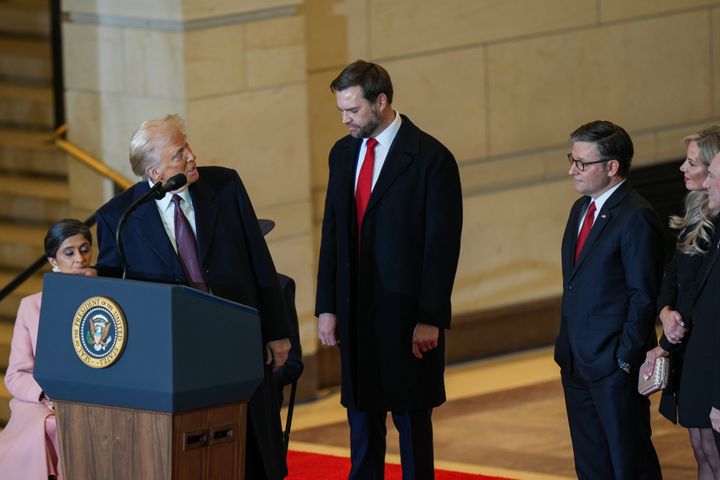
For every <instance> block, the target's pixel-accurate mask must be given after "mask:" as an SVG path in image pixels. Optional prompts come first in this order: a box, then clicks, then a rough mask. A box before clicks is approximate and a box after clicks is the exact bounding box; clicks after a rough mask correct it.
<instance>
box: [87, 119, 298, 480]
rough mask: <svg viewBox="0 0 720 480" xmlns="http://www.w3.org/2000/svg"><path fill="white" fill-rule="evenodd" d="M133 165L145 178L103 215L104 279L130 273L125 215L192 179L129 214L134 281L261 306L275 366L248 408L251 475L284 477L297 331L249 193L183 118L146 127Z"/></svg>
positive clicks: (134, 145) (269, 365)
mask: <svg viewBox="0 0 720 480" xmlns="http://www.w3.org/2000/svg"><path fill="white" fill-rule="evenodd" d="M130 164H131V166H132V169H133V172H134V173H135V174H136V175H137V176H139V177H141V180H140V181H139V182H138V183H136V184H135V185H134V186H132V187H131V188H129V189H128V190H127V191H125V192H123V193H121V194H120V195H118V196H116V197H115V198H113V199H111V200H110V201H109V202H107V203H106V204H105V205H103V206H102V207H100V209H99V210H98V212H97V214H96V220H97V236H98V243H99V257H98V262H97V269H98V274H99V275H101V276H114V277H120V276H122V271H123V262H122V260H121V258H120V257H119V255H118V253H117V248H116V242H115V231H116V228H117V226H118V223H119V221H120V219H121V216H122V214H123V212H125V210H126V209H127V208H128V207H129V206H130V205H131V204H132V203H133V202H134V201H135V200H137V199H139V198H141V197H142V196H143V195H145V194H146V193H147V192H148V191H149V190H150V189H151V188H152V187H153V185H155V184H157V183H158V182H162V184H166V183H167V182H168V180H169V179H171V178H172V177H174V176H175V175H177V174H179V173H182V174H184V175H185V176H186V178H187V184H186V185H185V186H183V187H182V188H179V189H177V190H175V191H170V192H169V193H168V194H166V195H165V196H164V197H163V198H162V199H160V200H150V201H149V202H146V203H144V204H142V205H140V206H139V207H138V208H137V210H135V211H134V212H133V213H132V214H131V215H130V216H129V217H128V220H127V224H126V225H125V228H124V229H123V234H122V239H123V246H124V253H125V265H126V278H131V279H136V280H145V281H154V282H162V283H175V284H185V285H189V286H191V287H193V288H197V289H199V290H203V291H206V292H210V293H212V294H214V295H217V296H219V297H223V298H226V299H228V300H232V301H234V302H238V303H242V304H245V305H248V306H251V307H254V308H257V309H258V311H259V312H260V318H261V322H262V323H261V329H262V337H263V339H262V340H263V342H264V345H265V351H266V354H267V359H266V368H265V378H264V381H263V382H262V383H261V385H260V386H259V387H258V389H257V391H256V392H255V394H254V395H253V397H252V398H251V399H250V402H249V403H248V422H247V423H248V432H247V450H246V462H245V465H246V469H245V478H247V479H273V480H274V479H280V478H284V477H285V476H286V475H287V467H286V464H285V456H284V451H283V446H282V432H281V426H280V412H279V406H278V402H277V398H276V394H275V390H274V385H273V378H272V371H273V370H275V369H277V368H279V367H281V366H282V365H283V364H284V363H285V361H286V359H287V355H288V350H289V349H290V341H289V340H288V338H289V336H290V326H289V325H288V322H287V319H286V317H285V315H284V308H283V298H282V293H281V290H280V285H279V282H278V277H277V273H276V271H275V266H274V265H273V261H272V258H271V257H270V252H269V250H268V247H267V244H266V243H265V240H264V238H263V235H262V233H261V231H260V228H259V227H258V222H257V218H256V216H255V211H254V209H253V206H252V203H251V202H250V198H249V197H248V194H247V191H246V190H245V187H244V186H243V184H242V181H241V180H240V177H239V176H238V174H237V172H236V171H234V170H230V169H227V168H222V167H198V166H197V165H196V157H195V154H194V153H193V151H192V149H191V148H190V145H189V144H188V141H187V137H186V134H185V129H184V124H183V120H182V119H181V118H180V117H179V116H177V115H168V116H166V117H165V118H162V119H160V120H149V121H146V122H143V123H142V125H141V126H140V128H139V130H138V131H137V132H135V134H134V135H133V137H132V140H131V141H130ZM198 321H202V319H198Z"/></svg>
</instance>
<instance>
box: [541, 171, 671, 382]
mask: <svg viewBox="0 0 720 480" xmlns="http://www.w3.org/2000/svg"><path fill="white" fill-rule="evenodd" d="M589 203H590V198H589V197H582V198H580V199H579V200H578V201H577V202H575V204H574V205H573V207H572V210H571V211H570V217H569V219H568V222H567V226H566V228H565V234H564V236H563V242H562V272H563V287H564V289H563V299H562V318H561V323H560V333H559V335H558V337H557V339H556V342H555V361H556V362H557V363H558V364H559V365H560V367H561V368H562V369H563V370H565V371H567V372H572V371H574V370H577V373H579V375H580V376H581V377H582V378H584V379H585V380H588V381H593V380H598V379H600V378H602V377H604V376H606V375H608V374H610V373H612V372H613V371H615V370H617V368H618V363H617V359H618V358H620V359H622V360H623V361H625V362H628V363H630V365H631V366H632V367H633V368H637V367H639V366H640V365H641V364H642V362H643V361H644V359H645V353H646V352H647V351H648V349H649V348H650V347H651V346H652V345H654V344H656V343H657V342H656V338H655V331H654V325H655V314H656V312H655V300H656V298H657V294H658V289H659V286H660V281H661V278H662V268H663V228H662V225H661V223H660V221H659V219H658V217H657V215H656V213H655V211H654V210H653V209H652V207H651V206H650V204H649V203H648V202H647V201H646V200H645V199H643V198H642V197H640V196H639V195H638V194H637V192H635V191H634V190H633V189H632V188H631V187H630V185H629V184H628V182H627V181H626V182H625V183H623V184H622V185H620V186H619V187H618V189H617V190H616V191H615V192H614V193H613V194H612V195H611V196H610V198H608V200H607V201H606V202H605V204H604V205H603V207H602V209H601V210H600V211H599V212H598V213H597V217H596V220H595V223H594V224H593V227H592V230H591V231H590V235H589V237H588V239H587V241H586V243H585V246H584V248H583V250H582V253H581V254H580V257H579V258H578V261H577V263H575V261H574V254H575V244H576V241H577V235H578V228H579V224H580V223H579V222H580V221H581V213H582V212H583V210H584V209H585V207H586V206H587V205H588V204H589Z"/></svg>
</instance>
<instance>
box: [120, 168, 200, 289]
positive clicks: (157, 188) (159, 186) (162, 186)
mask: <svg viewBox="0 0 720 480" xmlns="http://www.w3.org/2000/svg"><path fill="white" fill-rule="evenodd" d="M186 183H187V177H186V176H185V174H184V173H178V174H177V175H174V176H172V177H170V179H169V180H168V181H167V182H165V183H162V181H159V182H157V183H156V184H155V185H153V186H152V187H150V190H148V191H147V192H146V193H145V195H143V196H142V197H140V198H138V199H137V200H135V201H134V202H133V203H132V204H130V206H129V207H128V208H127V210H125V211H124V212H123V214H122V216H121V217H120V221H119V222H118V225H117V229H116V230H115V248H116V249H117V252H118V255H119V256H120V261H121V262H122V271H123V273H122V278H125V275H126V274H127V259H126V258H125V250H124V249H123V244H122V229H123V227H124V226H125V223H126V222H127V219H128V216H130V214H131V213H132V212H134V211H135V209H136V208H137V207H139V206H140V205H142V204H143V203H145V202H147V201H148V200H161V199H162V198H163V197H164V196H165V194H166V193H168V192H172V191H174V190H177V189H178V188H182V187H184V186H185V184H186Z"/></svg>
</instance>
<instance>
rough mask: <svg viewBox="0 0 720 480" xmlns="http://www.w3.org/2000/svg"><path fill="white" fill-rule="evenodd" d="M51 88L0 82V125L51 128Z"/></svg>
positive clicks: (52, 119) (52, 120) (52, 121)
mask: <svg viewBox="0 0 720 480" xmlns="http://www.w3.org/2000/svg"><path fill="white" fill-rule="evenodd" d="M53 123H54V118H53V93H52V88H50V87H46V86H35V85H14V84H11V83H8V82H0V125H5V126H9V125H12V126H18V127H23V128H34V129H44V130H49V129H51V128H53Z"/></svg>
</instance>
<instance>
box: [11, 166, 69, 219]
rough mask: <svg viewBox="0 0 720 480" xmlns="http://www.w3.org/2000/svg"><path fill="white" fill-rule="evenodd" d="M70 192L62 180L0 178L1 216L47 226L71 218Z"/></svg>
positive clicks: (47, 178) (23, 177) (20, 177)
mask: <svg viewBox="0 0 720 480" xmlns="http://www.w3.org/2000/svg"><path fill="white" fill-rule="evenodd" d="M69 199H70V191H69V187H68V185H67V181H65V180H63V179H56V178H49V177H45V178H43V177H41V178H37V179H34V178H29V177H26V176H17V175H7V174H6V175H0V205H2V206H3V210H2V216H3V217H4V218H5V219H7V220H11V221H12V222H20V223H29V222H33V223H43V224H50V223H52V222H55V221H57V220H59V219H61V218H67V217H69V216H70V205H69Z"/></svg>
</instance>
